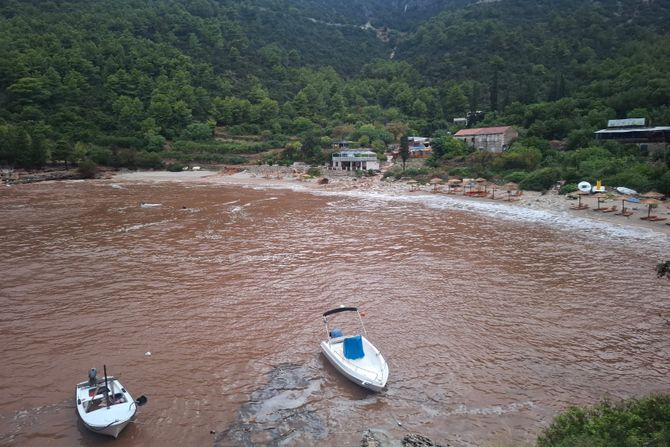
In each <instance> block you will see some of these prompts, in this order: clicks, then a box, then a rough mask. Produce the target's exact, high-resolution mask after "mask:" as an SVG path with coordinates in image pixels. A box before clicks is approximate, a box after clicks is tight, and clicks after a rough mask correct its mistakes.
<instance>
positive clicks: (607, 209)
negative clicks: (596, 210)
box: [603, 205, 617, 213]
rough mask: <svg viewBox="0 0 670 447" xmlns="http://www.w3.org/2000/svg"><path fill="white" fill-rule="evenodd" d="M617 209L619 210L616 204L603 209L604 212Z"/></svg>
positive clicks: (611, 211)
mask: <svg viewBox="0 0 670 447" xmlns="http://www.w3.org/2000/svg"><path fill="white" fill-rule="evenodd" d="M616 210H617V206H616V205H612V207H611V208H605V209H604V210H603V213H613V212H614V211H616Z"/></svg>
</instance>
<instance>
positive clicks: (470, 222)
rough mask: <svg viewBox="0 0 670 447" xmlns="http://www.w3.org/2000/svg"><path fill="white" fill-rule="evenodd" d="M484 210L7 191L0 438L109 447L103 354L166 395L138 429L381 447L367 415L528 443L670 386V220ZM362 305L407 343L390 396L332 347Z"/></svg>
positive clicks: (65, 185)
mask: <svg viewBox="0 0 670 447" xmlns="http://www.w3.org/2000/svg"><path fill="white" fill-rule="evenodd" d="M467 203H468V202H458V200H457V199H453V198H447V197H439V198H438V197H434V196H429V195H426V196H420V197H410V198H407V197H395V198H394V197H382V196H376V197H372V196H365V195H363V194H358V195H354V194H352V195H346V194H340V195H337V194H332V195H314V194H307V193H304V192H296V191H290V190H278V189H277V190H275V189H265V190H264V189H251V188H241V187H226V186H215V185H199V184H190V185H175V184H139V183H129V184H115V183H111V182H109V181H94V182H61V183H42V184H33V185H21V186H15V187H12V188H3V189H2V190H0V246H1V247H2V254H3V256H2V258H0V275H1V283H0V305H1V306H2V312H1V313H0V346H1V349H2V351H1V352H2V362H0V391H1V393H2V394H1V395H2V398H0V444H1V445H22V446H23V445H26V446H40V445H45V444H48V445H54V446H61V445H62V446H71V445H99V444H102V443H106V442H107V439H105V438H100V437H98V436H97V435H94V434H91V433H89V432H87V431H86V430H85V429H84V428H83V427H81V426H80V424H78V422H77V417H76V412H75V409H74V402H73V389H74V385H75V383H77V382H80V381H84V380H86V374H87V371H88V369H89V368H91V367H97V368H98V369H99V370H101V369H102V365H103V363H104V364H107V367H108V369H109V372H110V373H111V374H115V375H118V376H119V377H120V378H121V380H122V382H123V383H124V385H125V386H126V387H127V388H128V389H129V391H130V392H131V393H133V395H135V396H139V395H140V394H146V395H147V396H148V397H149V404H148V405H147V406H145V407H143V408H141V410H140V413H139V416H138V423H137V424H132V425H130V426H129V427H128V428H127V429H126V430H125V431H124V432H123V433H122V435H121V437H120V438H119V440H118V441H116V442H114V445H116V446H163V445H214V444H216V445H240V444H259V445H264V444H277V445H279V444H282V445H314V444H316V443H319V444H320V445H333V446H335V445H338V446H341V445H358V443H359V441H360V438H361V434H362V432H363V430H364V429H366V428H368V427H375V428H381V429H385V430H388V431H390V432H391V433H393V434H395V435H398V436H400V435H402V433H403V432H404V430H405V428H406V429H408V430H411V431H418V432H421V433H423V434H426V435H428V436H431V437H433V438H434V439H435V440H437V441H440V442H443V443H447V442H448V443H451V444H452V445H456V446H474V445H486V444H487V443H490V444H492V443H494V442H496V441H504V442H510V443H517V444H519V445H521V444H523V443H524V442H531V441H532V440H533V439H534V438H535V437H536V435H537V433H538V432H539V431H540V430H541V429H542V427H544V426H546V425H547V424H548V423H549V422H550V421H551V418H552V417H553V416H554V415H555V414H556V413H557V412H559V411H561V410H562V409H564V408H566V407H567V406H569V405H572V404H585V403H593V402H595V401H597V400H600V399H602V398H611V399H618V398H625V397H630V396H638V395H642V394H646V393H650V392H670V374H669V373H670V363H669V360H670V341H669V340H670V325H668V324H666V323H665V320H664V317H665V318H670V301H668V296H670V282H668V281H666V280H659V279H656V277H655V274H654V266H655V264H656V263H657V262H660V261H661V260H663V259H664V258H667V257H668V256H669V255H670V241H669V240H668V238H667V237H666V236H664V235H661V234H659V235H654V234H651V233H648V232H644V231H643V230H627V229H622V228H615V227H607V226H604V224H593V225H597V226H587V224H586V223H584V222H579V223H578V224H577V223H576V222H577V221H574V220H572V221H570V220H568V218H567V216H561V215H552V214H546V213H540V212H530V211H523V210H519V209H518V208H517V207H510V206H508V205H506V204H492V205H487V206H485V207H482V208H480V210H479V211H477V210H473V209H472V208H470V207H469V205H467ZM470 203H471V202H470ZM142 204H144V205H142ZM158 204H160V206H157V205H158ZM154 205H156V206H154ZM517 210H518V211H517ZM515 213H516V214H515ZM340 304H347V305H357V306H359V307H360V308H362V309H364V310H365V311H366V314H367V316H366V317H365V319H364V320H365V323H366V326H367V329H368V332H369V334H370V338H371V339H372V340H373V342H375V343H376V345H377V346H378V347H379V348H380V349H381V351H382V352H383V353H384V354H385V356H386V357H387V359H388V360H389V363H390V379H389V384H388V390H386V391H385V392H383V393H381V394H370V393H367V392H365V391H363V390H361V389H358V388H357V387H356V386H355V385H353V384H350V383H349V382H347V381H346V379H344V378H342V377H341V376H339V375H338V374H337V372H336V371H335V370H334V369H333V368H332V367H330V365H328V364H327V362H326V360H325V359H324V358H323V357H322V356H321V354H320V353H319V340H320V339H321V338H323V336H324V329H323V324H322V322H321V317H320V316H321V313H322V312H323V311H325V310H327V309H329V308H331V307H335V306H337V305H340ZM146 352H151V355H150V356H147V355H145V353H146ZM268 383H269V384H268ZM286 411H289V413H286ZM280 416H281V417H280ZM284 416H286V417H284ZM398 422H400V423H402V426H400V425H399V424H398ZM245 429H246V430H245ZM226 430H227V431H226ZM212 431H214V432H215V433H211V432H212ZM245 433H246V434H245ZM110 440H111V438H110Z"/></svg>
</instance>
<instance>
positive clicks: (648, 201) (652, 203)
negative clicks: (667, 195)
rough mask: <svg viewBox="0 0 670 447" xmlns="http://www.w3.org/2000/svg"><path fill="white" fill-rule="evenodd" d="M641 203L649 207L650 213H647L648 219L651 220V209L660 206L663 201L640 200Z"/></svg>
mask: <svg viewBox="0 0 670 447" xmlns="http://www.w3.org/2000/svg"><path fill="white" fill-rule="evenodd" d="M640 203H641V204H643V205H647V206H649V211H648V212H647V219H649V218H650V217H651V208H652V207H653V206H654V205H658V204H659V203H661V201H660V200H657V199H644V200H640Z"/></svg>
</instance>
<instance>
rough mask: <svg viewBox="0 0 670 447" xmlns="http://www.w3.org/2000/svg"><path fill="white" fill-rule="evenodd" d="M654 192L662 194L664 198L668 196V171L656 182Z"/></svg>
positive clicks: (669, 179)
mask: <svg viewBox="0 0 670 447" xmlns="http://www.w3.org/2000/svg"><path fill="white" fill-rule="evenodd" d="M656 191H658V192H662V193H663V194H665V195H666V196H670V171H668V172H666V173H665V174H663V175H662V176H661V177H660V178H659V179H658V180H657V181H656Z"/></svg>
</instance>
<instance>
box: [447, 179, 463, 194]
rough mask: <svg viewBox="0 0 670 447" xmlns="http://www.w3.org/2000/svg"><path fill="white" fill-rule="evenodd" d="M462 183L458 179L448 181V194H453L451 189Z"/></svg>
mask: <svg viewBox="0 0 670 447" xmlns="http://www.w3.org/2000/svg"><path fill="white" fill-rule="evenodd" d="M462 182H463V181H462V180H461V179H458V178H451V179H449V180H447V192H451V188H453V187H455V186H458V185H460V184H461V183H462Z"/></svg>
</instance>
